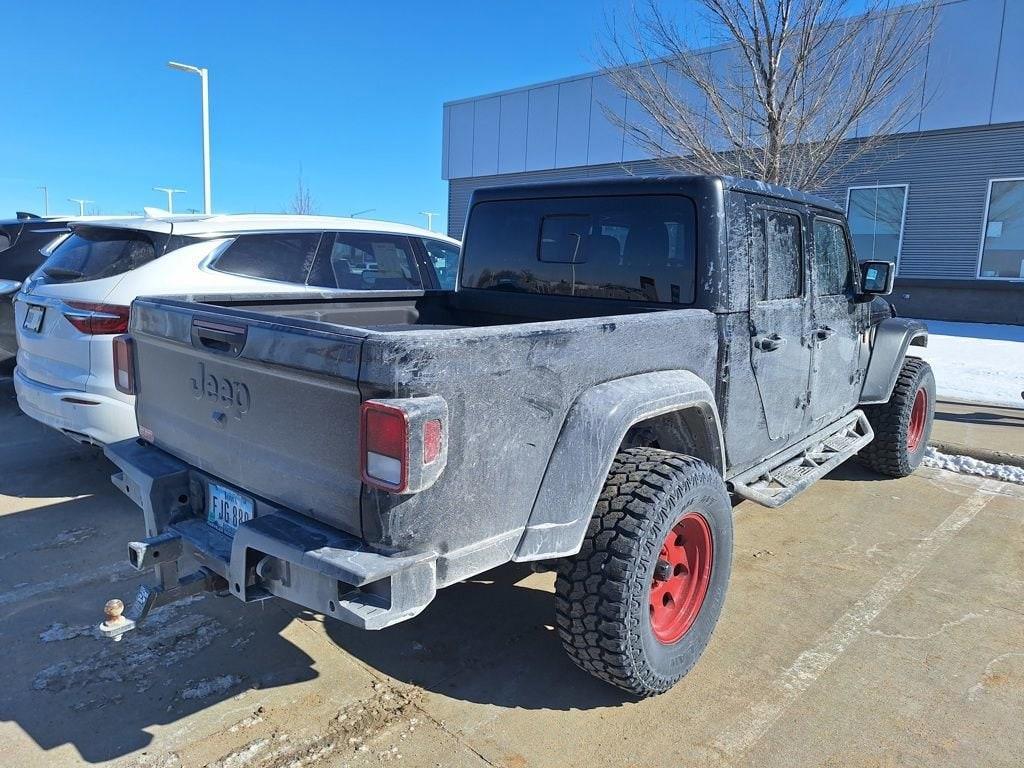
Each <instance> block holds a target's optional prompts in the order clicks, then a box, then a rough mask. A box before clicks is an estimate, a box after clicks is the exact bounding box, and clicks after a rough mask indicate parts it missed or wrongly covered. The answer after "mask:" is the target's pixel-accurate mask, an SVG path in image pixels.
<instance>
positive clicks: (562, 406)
mask: <svg viewBox="0 0 1024 768" xmlns="http://www.w3.org/2000/svg"><path fill="white" fill-rule="evenodd" d="M367 247H369V248H371V249H372V247H373V246H372V242H371V243H370V244H369V245H368V246H367ZM318 258H324V259H328V260H329V262H330V267H331V268H332V269H334V270H340V271H344V270H347V269H352V268H353V267H352V265H353V264H355V263H359V264H367V263H371V262H372V261H373V260H374V259H373V254H347V253H343V252H340V251H339V252H334V251H332V252H329V253H328V252H325V253H323V254H319V253H318ZM893 273H894V265H892V264H890V263H887V262H865V263H863V264H858V262H857V260H856V257H855V254H854V253H853V251H852V247H851V241H850V237H849V233H848V231H847V226H846V222H845V218H844V216H843V213H842V211H841V210H840V209H839V208H838V207H836V206H835V205H834V204H833V203H831V202H830V201H827V200H824V199H821V198H817V197H813V196H809V195H806V194H803V193H800V192H797V191H794V190H789V189H783V188H778V187H773V186H770V185H765V184H761V183H755V182H750V181H744V180H740V179H731V178H721V177H697V176H694V177H687V176H675V177H664V178H656V179H627V180H613V181H599V182H594V181H590V182H587V183H573V184H557V185H533V186H520V187H506V188H501V189H489V190H481V191H478V192H477V193H475V195H474V197H473V200H472V203H471V208H470V212H469V218H468V223H467V227H466V235H465V242H464V245H463V258H462V265H461V267H460V275H459V283H458V288H457V290H455V291H448V292H445V291H426V292H424V291H416V292H412V291H408V292H395V293H391V294H381V293H375V294H374V295H372V296H367V297H365V298H349V297H346V298H340V299H328V298H322V297H316V296H313V297H306V298H295V297H292V298H280V297H274V296H270V295H268V296H257V297H216V296H207V297H202V296H191V297H179V298H143V299H139V300H137V301H136V302H135V304H134V305H133V308H132V319H131V328H130V333H129V334H128V335H127V336H125V337H120V338H119V339H118V340H117V342H116V344H115V358H116V367H117V377H118V382H119V386H122V387H123V388H124V390H125V391H128V392H131V393H133V394H135V395H136V413H137V416H138V423H139V431H140V438H139V439H137V440H127V441H124V442H119V443H115V444H112V445H110V446H108V447H107V449H106V452H107V455H108V456H109V457H110V459H111V460H112V461H113V462H114V463H115V464H117V466H118V468H119V471H118V473H117V474H116V475H114V477H113V481H114V483H115V484H116V485H117V486H118V487H119V488H120V489H121V490H122V491H123V492H124V493H126V494H127V495H128V496H129V497H131V498H132V499H133V500H134V501H135V503H136V504H138V505H139V507H141V509H142V511H143V514H144V516H145V521H146V533H147V536H148V538H146V539H145V540H142V541H136V542H131V543H130V544H129V558H130V561H131V562H132V564H133V565H135V566H136V567H137V568H139V569H146V570H148V569H152V570H153V571H154V573H155V576H156V579H155V582H154V583H153V584H152V585H149V586H146V587H143V588H142V589H141V590H140V592H139V594H138V596H137V597H136V599H135V601H134V602H132V603H131V604H130V607H129V608H128V610H127V611H124V612H123V613H122V611H121V610H120V606H119V605H117V604H116V603H115V604H112V605H110V606H108V607H109V612H108V616H107V621H105V622H104V624H103V631H104V633H105V634H107V635H108V636H112V637H120V636H121V635H122V634H123V633H124V632H127V631H129V630H131V629H132V628H134V627H135V626H137V625H140V624H142V623H143V621H144V618H145V615H146V614H147V613H148V611H149V610H150V609H151V608H152V607H153V606H156V605H159V604H162V603H166V602H170V601H174V600H177V599H179V598H181V597H183V596H186V595H189V594H193V593H195V592H198V591H203V590H212V591H218V592H222V593H227V594H230V595H232V596H234V597H235V598H237V599H238V600H242V601H246V602H251V601H257V600H266V599H271V598H282V599H285V600H289V601H292V602H294V603H297V604H299V605H302V606H305V607H306V608H309V609H312V610H314V611H318V612H320V613H323V614H324V615H326V616H329V617H332V618H334V619H338V620H340V621H344V622H347V623H350V624H353V625H356V626H358V627H363V628H366V629H374V630H376V629H383V628H385V627H387V626H389V625H392V624H395V623H396V622H400V621H403V620H405V619H408V618H410V617H412V616H415V615H416V614H418V613H419V612H420V611H422V610H424V609H425V608H426V607H427V606H428V605H429V604H430V602H431V600H432V599H433V598H434V596H435V594H436V592H437V590H438V589H441V588H443V587H446V586H448V585H450V584H453V583H455V582H458V581H461V580H464V579H466V578H469V577H471V576H474V575H476V574H479V573H481V572H483V571H485V570H487V569H490V568H493V567H495V566H498V565H501V564H503V563H507V562H509V561H520V562H522V561H534V562H538V563H541V564H543V566H544V567H546V568H549V569H551V570H554V571H556V572H557V577H556V581H555V606H554V607H555V617H556V623H557V628H558V632H559V634H560V636H561V639H562V641H563V644H564V646H565V649H566V651H567V652H568V654H569V656H570V658H571V659H572V660H573V661H574V662H575V663H576V664H577V665H579V666H580V667H582V668H583V669H585V670H587V671H588V672H590V673H592V674H594V675H596V676H597V677H599V678H601V679H603V680H606V681H607V682H609V683H611V684H613V685H616V686H618V687H620V688H622V689H625V690H626V691H629V692H631V693H634V694H638V695H651V694H656V693H659V692H662V691H665V690H667V689H668V688H669V687H671V686H672V685H673V684H675V683H676V682H677V681H678V680H679V679H680V678H681V677H682V676H683V675H685V674H686V672H687V671H688V670H689V669H690V668H691V667H692V666H693V665H694V664H695V663H696V661H697V659H698V658H699V657H700V655H701V653H702V652H703V650H704V648H705V647H706V645H707V643H708V641H709V639H710V637H711V633H712V631H713V630H714V627H715V624H716V623H717V621H718V617H719V614H720V612H721V610H722V607H723V603H724V601H725V596H726V590H727V587H728V583H729V577H730V566H731V559H732V540H733V533H732V514H731V501H732V499H734V498H744V499H750V500H753V501H756V502H758V503H760V504H763V505H766V506H769V507H777V506H779V505H781V504H783V503H785V502H786V501H788V500H789V499H790V498H792V497H793V496H794V495H795V494H797V493H799V492H800V491H802V490H803V489H805V488H806V487H808V486H809V485H810V484H811V483H813V482H814V481H815V480H817V479H818V478H820V477H822V476H823V475H824V474H826V473H827V472H829V471H831V470H832V469H833V468H835V467H836V466H838V465H839V464H840V463H841V462H843V461H846V460H847V459H849V458H851V457H854V456H857V457H859V459H860V460H861V461H863V462H865V463H867V464H868V465H869V466H870V467H872V468H874V469H875V470H877V471H879V472H882V473H885V474H888V475H892V476H902V475H906V474H908V473H910V472H912V471H913V470H914V469H915V468H916V467H917V466H918V464H919V463H920V461H921V459H922V456H923V453H924V449H925V445H926V443H927V439H928V435H929V432H930V430H931V423H932V413H933V403H934V399H935V384H934V379H933V377H932V374H931V372H930V370H929V368H928V365H927V364H926V363H925V362H923V361H921V360H919V359H917V358H914V357H910V356H908V350H911V349H913V346H920V345H924V344H925V343H926V342H927V332H926V329H925V328H924V327H923V326H922V325H921V324H920V323H917V322H915V321H911V320H904V319H900V318H897V317H895V313H894V312H893V311H892V308H891V306H890V305H889V303H888V302H886V301H885V300H884V299H883V298H881V297H882V296H884V295H885V294H887V293H888V292H889V291H891V289H892V279H893Z"/></svg>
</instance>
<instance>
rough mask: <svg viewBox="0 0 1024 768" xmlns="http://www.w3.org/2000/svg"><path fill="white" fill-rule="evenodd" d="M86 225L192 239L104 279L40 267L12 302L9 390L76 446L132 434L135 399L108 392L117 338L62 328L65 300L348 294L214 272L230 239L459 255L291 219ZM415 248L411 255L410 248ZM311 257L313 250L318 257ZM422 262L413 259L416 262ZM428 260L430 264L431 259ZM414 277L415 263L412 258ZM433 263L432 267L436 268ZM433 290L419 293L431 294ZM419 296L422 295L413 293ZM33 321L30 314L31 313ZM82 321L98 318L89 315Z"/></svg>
mask: <svg viewBox="0 0 1024 768" xmlns="http://www.w3.org/2000/svg"><path fill="white" fill-rule="evenodd" d="M89 224H90V225H91V226H102V227H104V228H114V229H116V228H120V229H127V230H141V231H144V232H147V233H159V234H161V235H171V234H173V235H174V236H178V235H181V236H185V237H189V238H200V241H199V242H195V243H193V244H190V245H185V246H183V247H180V248H177V249H176V250H172V251H169V252H167V253H165V254H164V255H161V256H157V257H156V258H154V259H153V260H152V261H149V262H148V263H146V264H144V265H142V266H140V267H137V268H135V269H131V270H129V271H126V272H122V273H120V274H116V275H113V276H111V277H103V278H99V279H85V280H82V281H80V282H54V283H46V282H45V280H44V279H42V272H43V270H45V269H46V267H47V263H48V262H47V263H44V264H43V265H42V266H41V267H40V268H39V270H37V271H36V272H35V273H33V275H32V276H31V277H29V279H28V280H26V281H25V284H24V286H23V287H22V290H21V291H20V292H19V293H18V294H17V296H16V297H15V327H16V329H17V335H18V357H17V367H16V368H15V371H14V387H15V390H16V392H17V396H18V405H19V406H20V407H21V409H22V411H24V412H25V413H26V414H27V415H29V416H31V417H32V418H34V419H36V420H37V421H40V422H42V423H44V424H47V425H49V426H51V427H53V428H55V429H58V430H60V431H62V432H64V433H65V434H67V435H68V436H69V437H71V438H73V439H75V440H78V441H80V442H86V443H93V444H97V445H105V444H108V443H112V442H116V441H118V440H125V439H129V438H132V437H135V436H137V435H138V426H137V423H136V420H135V398H134V397H133V396H131V395H126V394H123V393H122V392H119V391H118V390H117V388H116V387H115V386H114V374H113V339H114V338H115V336H116V335H117V332H113V333H101V334H90V333H83V332H82V331H80V330H79V329H78V328H76V327H75V326H74V325H72V323H71V321H70V320H69V316H70V317H78V315H77V314H76V313H77V312H79V310H76V309H75V307H73V306H72V305H71V302H86V303H89V304H94V305H95V304H102V305H110V306H113V307H121V308H123V307H129V306H130V305H131V303H132V301H133V300H134V299H136V298H137V297H139V296H161V295H163V296H173V295H183V294H235V295H238V294H261V295H266V294H278V295H284V294H307V293H310V292H315V293H316V294H317V295H339V296H342V295H351V293H352V291H351V290H345V289H336V288H323V287H315V286H307V285H305V284H301V283H293V282H281V281H277V280H268V279H265V278H259V277H246V276H242V275H238V274H231V273H227V272H222V271H218V270H217V269H215V268H214V267H213V266H212V265H213V264H215V262H216V260H217V257H218V256H219V255H220V254H221V253H223V252H224V251H225V249H226V248H227V247H228V246H230V245H231V244H232V243H233V242H234V240H235V239H236V238H238V237H241V236H244V235H247V234H250V235H251V234H266V233H271V234H272V233H296V232H301V233H316V232H322V233H369V234H371V235H382V236H395V235H397V236H401V237H406V238H420V241H421V243H422V244H423V245H426V242H429V241H433V243H434V244H435V245H441V246H442V247H449V248H454V249H458V248H459V243H458V241H457V240H453V239H451V238H449V237H445V236H444V235H440V234H437V233H434V232H428V231H427V230H423V229H420V228H418V227H411V226H407V225H403V224H394V223H390V222H382V221H373V220H369V219H349V218H337V217H327V216H294V215H256V214H253V215H248V214H247V215H220V216H187V217H181V216H169V217H166V218H135V219H116V220H114V219H111V220H107V221H99V222H97V221H91V222H89ZM414 250H415V247H414ZM317 253H319V248H318V249H317ZM418 255H419V256H422V254H418ZM428 258H431V259H433V254H432V253H431V254H430V255H429V256H428ZM417 261H418V263H419V266H420V269H421V273H422V271H423V270H422V266H423V264H422V261H423V260H422V258H419V259H417ZM435 263H436V260H435ZM438 287H439V286H438V285H426V286H424V288H426V289H431V288H434V289H437V288H438ZM418 290H422V289H417V291H418ZM30 307H42V308H44V309H43V318H42V326H41V327H40V329H39V331H38V332H36V331H33V330H31V329H29V328H27V327H26V316H27V315H28V313H29V311H30ZM32 311H33V312H34V313H38V312H39V310H32ZM85 314H88V315H90V316H92V317H103V316H104V313H102V312H101V313H99V314H97V312H96V310H95V309H93V310H89V311H87V312H86V313H85Z"/></svg>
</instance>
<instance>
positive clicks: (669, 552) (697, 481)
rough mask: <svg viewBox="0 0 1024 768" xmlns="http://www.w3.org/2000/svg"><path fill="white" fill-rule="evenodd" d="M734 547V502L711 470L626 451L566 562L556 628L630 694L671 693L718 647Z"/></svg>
mask: <svg viewBox="0 0 1024 768" xmlns="http://www.w3.org/2000/svg"><path fill="white" fill-rule="evenodd" d="M732 546H733V531H732V507H731V504H730V501H729V494H728V492H727V490H726V487H725V483H724V482H723V480H722V477H721V475H719V474H718V472H716V471H715V470H714V469H713V468H712V467H711V466H709V465H708V464H706V463H705V462H703V461H701V460H699V459H695V458H692V457H689V456H682V455H680V454H676V453H672V452H670V451H663V450H659V449H656V448H629V449H625V450H623V451H621V452H620V453H619V454H618V455H617V456H616V457H615V460H614V461H613V462H612V466H611V470H610V472H609V474H608V480H607V481H606V483H605V486H604V490H603V491H602V493H601V496H600V497H599V499H598V502H597V505H596V507H595V509H594V516H593V517H592V518H591V521H590V525H589V527H588V529H587V533H586V535H585V537H584V539H583V546H582V548H581V549H580V551H579V553H578V554H577V555H575V556H573V557H569V558H565V559H564V560H562V561H561V562H560V563H559V567H558V576H557V578H556V580H555V605H556V614H557V616H556V620H557V626H558V632H559V635H560V636H561V638H562V644H563V645H564V646H565V650H566V652H567V653H568V654H569V656H570V658H572V660H573V661H574V662H575V663H576V665H577V666H579V667H581V668H582V669H584V670H586V671H587V672H590V673H591V674H592V675H594V676H596V677H598V678H600V679H602V680H605V681H607V682H609V683H611V684H612V685H615V686H617V687H619V688H621V689H623V690H625V691H628V692H630V693H632V694H636V695H638V696H651V695H654V694H658V693H662V692H663V691H666V690H668V689H669V688H671V687H672V686H673V685H674V684H675V683H676V682H678V681H679V679H680V678H682V677H683V676H684V675H685V674H686V673H687V672H689V671H690V669H691V668H692V667H693V665H694V664H695V663H696V662H697V659H698V658H700V655H701V654H702V653H703V651H704V649H705V647H706V646H707V644H708V641H709V640H710V639H711V633H712V631H713V630H714V628H715V625H716V624H717V623H718V617H719V614H720V613H721V611H722V604H723V602H724V601H725V593H726V588H727V587H728V585H729V574H730V571H731V567H732ZM656 609H657V610H656Z"/></svg>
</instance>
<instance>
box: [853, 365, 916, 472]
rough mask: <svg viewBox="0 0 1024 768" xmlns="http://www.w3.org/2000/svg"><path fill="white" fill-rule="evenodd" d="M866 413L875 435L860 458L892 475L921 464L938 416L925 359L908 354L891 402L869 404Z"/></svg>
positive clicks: (876, 468)
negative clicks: (936, 415) (934, 421)
mask: <svg viewBox="0 0 1024 768" xmlns="http://www.w3.org/2000/svg"><path fill="white" fill-rule="evenodd" d="M864 413H865V414H866V415H867V417H868V421H869V422H870V423H871V428H872V429H873V430H874V432H875V439H874V440H872V441H871V442H870V443H868V445H866V446H865V447H864V448H863V449H862V450H861V452H860V454H859V458H860V459H861V461H862V462H863V463H864V464H866V465H867V466H869V467H871V469H873V470H875V471H876V472H879V473H881V474H883V475H889V476H890V477H906V476H907V475H909V474H910V473H911V472H913V471H914V470H915V469H917V468H918V467H919V466H920V465H921V460H922V459H924V454H925V450H926V449H927V448H928V438H930V437H931V434H932V422H933V420H934V418H935V376H934V375H933V374H932V369H931V366H929V365H928V363H926V362H925V361H924V360H920V359H918V358H916V357H908V358H906V359H905V360H904V361H903V368H901V369H900V374H899V376H897V377H896V386H895V387H894V388H893V391H892V396H891V397H890V398H889V402H887V403H881V404H879V405H869V406H866V407H865V408H864Z"/></svg>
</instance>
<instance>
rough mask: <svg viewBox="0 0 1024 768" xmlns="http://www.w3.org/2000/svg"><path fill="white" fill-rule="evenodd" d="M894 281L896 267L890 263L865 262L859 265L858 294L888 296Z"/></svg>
mask: <svg viewBox="0 0 1024 768" xmlns="http://www.w3.org/2000/svg"><path fill="white" fill-rule="evenodd" d="M895 280H896V265H895V264H894V263H893V262H891V261H865V262H861V265H860V293H861V294H862V295H865V296H888V295H889V294H890V293H892V286H893V283H894V282H895Z"/></svg>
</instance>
